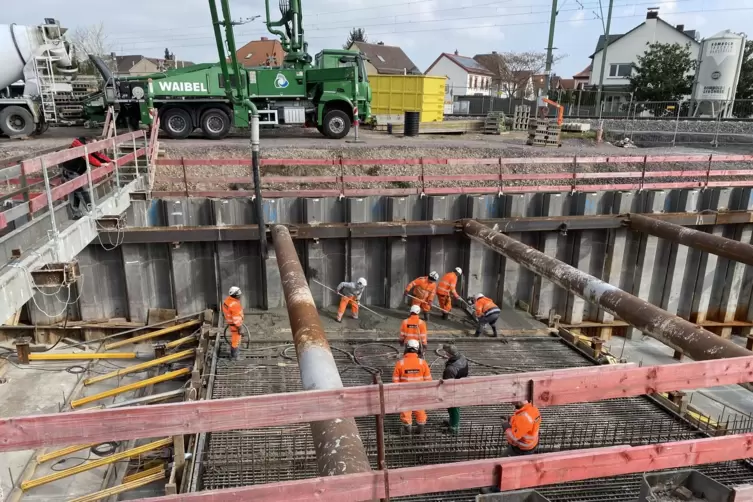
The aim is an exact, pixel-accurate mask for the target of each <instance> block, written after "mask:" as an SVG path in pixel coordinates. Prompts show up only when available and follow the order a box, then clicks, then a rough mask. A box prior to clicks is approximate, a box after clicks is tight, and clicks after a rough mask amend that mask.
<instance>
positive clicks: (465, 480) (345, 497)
mask: <svg viewBox="0 0 753 502" xmlns="http://www.w3.org/2000/svg"><path fill="white" fill-rule="evenodd" d="M751 455H753V434H735V435H732V436H725V437H716V438H703V439H691V440H688V441H677V442H674V443H660V444H653V445H646V446H627V445H625V446H609V447H605V448H590V449H585V450H571V451H564V452H556V453H543V454H540V455H529V456H517V457H503V458H491V459H484V460H471V461H467V462H454V463H449V464H437V465H422V466H418V467H403V468H400V469H390V471H389V477H387V476H386V474H385V472H383V471H372V472H362V473H357V474H346V475H343V476H330V477H326V478H310V479H300V480H297V481H284V482H279V483H269V484H262V485H252V486H240V487H235V488H229V489H225V490H207V491H200V492H195V493H184V494H180V495H168V496H163V497H155V498H149V499H139V500H137V501H134V502H177V501H181V502H210V501H211V502H220V501H233V500H254V501H257V502H265V501H270V502H271V501H278V500H285V501H286V502H304V501H305V502H307V501H310V500H322V499H324V498H325V497H326V500H327V502H355V501H361V500H378V499H382V498H384V497H385V485H386V484H388V486H389V496H390V497H406V496H409V495H422V494H426V493H438V492H450V491H455V490H471V489H474V488H482V487H487V486H496V487H498V488H499V489H500V490H502V491H508V490H519V489H523V488H534V487H537V486H544V485H553V484H559V483H568V482H572V481H581V480H584V479H594V478H604V477H608V476H620V475H624V474H633V473H638V472H646V471H656V470H661V469H674V468H678V467H689V466H694V465H702V464H714V463H718V462H729V461H733V460H741V459H745V458H748V457H750V456H751ZM745 493H746V494H747V493H749V492H747V491H746V492H745ZM737 500H738V498H735V501H737ZM739 500H748V499H745V498H741V499H739Z"/></svg>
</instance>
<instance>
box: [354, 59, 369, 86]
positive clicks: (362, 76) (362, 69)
mask: <svg viewBox="0 0 753 502" xmlns="http://www.w3.org/2000/svg"><path fill="white" fill-rule="evenodd" d="M356 60H357V61H358V76H359V78H358V80H360V81H361V82H368V81H369V76H368V75H367V74H366V65H364V64H363V57H361V56H360V55H359V56H358V57H357V58H356Z"/></svg>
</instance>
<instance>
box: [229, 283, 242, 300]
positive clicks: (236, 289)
mask: <svg viewBox="0 0 753 502" xmlns="http://www.w3.org/2000/svg"><path fill="white" fill-rule="evenodd" d="M228 294H229V295H230V296H232V297H233V298H238V297H239V296H241V288H239V287H238V286H233V287H232V288H230V291H229V292H228Z"/></svg>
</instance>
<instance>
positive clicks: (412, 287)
mask: <svg viewBox="0 0 753 502" xmlns="http://www.w3.org/2000/svg"><path fill="white" fill-rule="evenodd" d="M436 291H437V283H436V282H432V281H430V280H429V278H428V277H419V278H418V279H416V280H414V281H412V282H411V283H410V284H408V286H407V287H406V288H405V292H406V293H408V294H410V295H412V296H414V297H415V298H412V299H411V300H412V301H411V305H418V306H419V307H421V310H423V311H424V312H428V311H430V310H431V302H432V300H434V295H435V294H436Z"/></svg>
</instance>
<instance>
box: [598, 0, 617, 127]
mask: <svg viewBox="0 0 753 502" xmlns="http://www.w3.org/2000/svg"><path fill="white" fill-rule="evenodd" d="M612 7H614V0H609V11H608V13H607V27H606V28H605V29H604V48H603V49H602V51H601V73H599V90H598V91H596V106H598V107H599V117H601V93H602V92H603V90H604V70H605V69H606V66H607V48H608V47H609V28H610V27H611V25H612ZM602 12H603V11H602ZM602 15H603V14H602Z"/></svg>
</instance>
